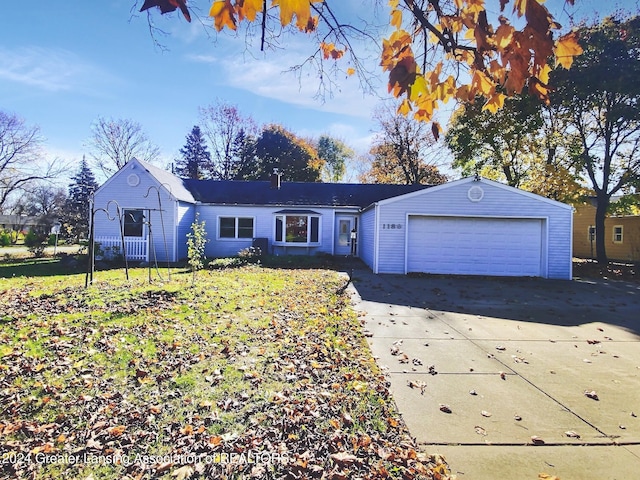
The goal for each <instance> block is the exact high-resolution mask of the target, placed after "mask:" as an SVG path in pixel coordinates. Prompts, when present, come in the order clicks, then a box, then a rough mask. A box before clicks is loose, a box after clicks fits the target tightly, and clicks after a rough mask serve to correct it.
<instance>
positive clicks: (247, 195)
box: [182, 179, 429, 208]
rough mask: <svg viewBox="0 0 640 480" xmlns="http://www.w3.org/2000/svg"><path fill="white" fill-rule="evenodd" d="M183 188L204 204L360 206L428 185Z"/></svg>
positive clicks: (199, 183)
mask: <svg viewBox="0 0 640 480" xmlns="http://www.w3.org/2000/svg"><path fill="white" fill-rule="evenodd" d="M182 181H183V182H184V186H185V187H186V188H187V190H189V191H190V192H191V194H192V195H193V197H194V198H195V199H196V200H197V201H199V202H202V203H210V204H219V205H272V206H280V205H282V206H331V207H347V206H349V207H360V208H364V207H366V206H368V205H371V204H372V203H375V202H379V201H380V200H384V199H387V198H391V197H395V196H398V195H404V194H406V193H412V192H415V191H418V190H423V189H425V188H428V187H429V185H385V184H355V183H305V182H285V181H283V182H282V183H281V185H280V188H273V187H272V186H271V182H270V181H233V180H191V179H183V180H182Z"/></svg>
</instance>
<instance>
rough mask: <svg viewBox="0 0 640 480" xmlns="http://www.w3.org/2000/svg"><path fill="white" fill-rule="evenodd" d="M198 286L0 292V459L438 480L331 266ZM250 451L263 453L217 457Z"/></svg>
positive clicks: (128, 472) (18, 472) (240, 474)
mask: <svg viewBox="0 0 640 480" xmlns="http://www.w3.org/2000/svg"><path fill="white" fill-rule="evenodd" d="M176 277H178V278H179V276H176ZM207 278H210V281H207V280H206V279H207ZM188 280H189V279H186V280H185V285H186V284H188ZM173 281H174V282H175V281H176V280H173ZM200 282H202V283H201V285H199V286H198V287H196V289H188V288H186V287H184V288H182V289H181V288H177V289H176V288H175V285H171V284H166V285H164V286H161V287H157V286H147V287H140V286H139V285H134V287H132V286H131V285H130V284H125V283H124V281H122V282H120V283H118V282H116V281H113V282H103V283H102V284H101V285H100V289H99V290H98V289H95V290H92V289H89V291H88V292H86V291H84V290H82V289H80V288H73V287H64V288H60V289H53V291H52V292H50V293H47V294H39V293H37V292H36V290H35V288H33V289H30V288H25V289H20V290H18V289H15V290H8V291H5V292H3V295H1V296H0V311H2V312H3V313H2V315H1V316H0V319H2V321H3V330H2V332H0V340H1V341H2V342H3V344H4V343H7V345H8V346H7V347H6V348H3V349H2V350H0V355H1V356H0V371H1V372H2V376H0V455H6V454H8V453H20V454H24V455H26V454H28V453H29V452H38V453H41V454H51V455H53V454H60V453H61V452H64V453H66V454H78V455H95V456H100V457H101V458H110V459H115V458H128V459H134V458H137V457H136V456H138V457H139V458H141V460H138V461H133V462H113V463H112V464H108V465H102V466H101V469H102V471H101V478H103V477H104V478H147V477H149V476H151V477H153V476H162V475H170V476H171V478H175V479H188V478H194V477H198V478H221V477H225V478H229V479H233V478H238V479H239V478H267V477H268V478H274V479H279V478H320V477H322V476H324V477H326V478H334V479H338V478H345V479H346V478H371V479H382V478H407V479H410V478H438V479H446V478H448V469H447V465H446V463H445V462H444V461H443V460H442V459H441V458H440V457H435V456H428V455H425V454H422V453H420V452H418V451H417V450H416V448H417V447H416V445H415V443H414V441H413V439H412V438H411V436H410V435H409V432H408V430H407V428H406V426H405V424H404V423H403V422H402V420H401V417H400V416H399V414H398V412H397V410H396V407H395V404H394V402H393V400H392V398H391V395H390V392H389V390H388V386H389V385H388V381H387V379H386V378H385V377H384V375H383V374H381V373H380V372H379V371H378V370H377V368H376V367H375V363H374V362H373V360H372V358H371V353H370V351H369V350H368V347H367V345H366V341H365V339H364V337H363V335H362V332H361V328H360V324H359V322H358V320H357V317H356V315H355V314H354V313H353V312H351V311H350V309H349V307H348V304H349V298H348V297H347V296H346V295H336V294H335V292H336V291H338V287H339V286H340V285H341V284H342V283H343V280H342V279H341V278H340V277H339V276H338V275H337V274H335V273H334V272H329V271H312V270H303V271H298V270H288V271H287V274H286V275H282V273H275V274H274V273H273V272H269V271H268V269H261V268H259V267H255V266H252V267H246V268H243V269H237V270H230V271H228V272H220V271H216V272H207V273H206V274H204V273H203V275H202V276H201V277H200ZM172 290H173V291H172ZM400 344H401V343H400ZM397 346H398V350H399V345H397ZM398 354H399V355H398V356H399V357H400V358H404V357H402V354H401V352H400V351H399V352H398ZM412 364H413V365H414V366H418V365H420V364H421V362H415V361H414V362H412ZM410 386H411V385H410ZM424 387H426V384H424V385H423V384H422V383H420V382H416V384H415V385H413V386H412V388H420V390H421V392H423V391H424ZM251 453H253V454H254V455H262V454H266V455H277V457H278V460H277V461H273V462H271V463H259V462H258V463H256V462H255V461H254V462H250V461H246V460H245V461H242V460H240V461H236V462H232V461H225V458H226V457H224V455H227V456H228V455H231V454H235V455H238V456H239V457H238V458H240V459H242V458H247V455H250V454H251ZM216 455H217V456H216ZM243 455H244V457H242V456H243ZM145 456H150V457H151V458H150V459H148V460H144V459H145ZM154 456H160V457H159V458H162V459H164V458H165V457H168V458H169V459H168V460H160V461H158V460H156V459H154V458H153V457H154ZM180 459H188V460H185V461H182V460H180ZM207 459H209V460H211V459H214V461H213V462H211V461H209V463H207V461H206V460H207ZM216 459H217V460H216ZM3 467H4V465H3ZM7 468H8V471H6V472H5V473H6V474H7V475H9V476H11V477H16V478H34V477H48V476H52V475H53V476H64V477H69V478H71V477H73V478H88V475H89V474H90V473H91V470H90V469H91V465H82V464H80V465H71V464H57V465H51V464H49V465H47V464H42V463H41V464H37V463H35V462H15V463H13V464H10V465H9V466H8V467H7ZM87 468H88V469H89V470H87Z"/></svg>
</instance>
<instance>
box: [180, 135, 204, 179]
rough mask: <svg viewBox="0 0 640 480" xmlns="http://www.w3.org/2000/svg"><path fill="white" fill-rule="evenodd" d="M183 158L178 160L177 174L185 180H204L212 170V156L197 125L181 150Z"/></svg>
mask: <svg viewBox="0 0 640 480" xmlns="http://www.w3.org/2000/svg"><path fill="white" fill-rule="evenodd" d="M180 154H181V155H182V158H179V159H176V168H175V173H176V175H178V176H179V177H183V178H196V179H197V178H203V177H204V173H205V172H206V171H207V170H210V169H211V154H210V153H209V150H207V144H206V143H205V139H204V137H203V136H202V132H201V131H200V127H199V126H197V125H195V126H194V127H193V128H192V129H191V133H190V134H189V135H187V143H186V144H185V146H184V147H182V148H181V149H180Z"/></svg>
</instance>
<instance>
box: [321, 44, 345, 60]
mask: <svg viewBox="0 0 640 480" xmlns="http://www.w3.org/2000/svg"><path fill="white" fill-rule="evenodd" d="M320 48H321V49H322V55H323V57H324V58H325V60H327V59H329V58H332V59H333V60H338V59H339V58H341V57H342V56H343V55H344V52H345V51H344V50H340V49H338V48H336V46H335V45H334V44H333V43H325V42H322V43H320Z"/></svg>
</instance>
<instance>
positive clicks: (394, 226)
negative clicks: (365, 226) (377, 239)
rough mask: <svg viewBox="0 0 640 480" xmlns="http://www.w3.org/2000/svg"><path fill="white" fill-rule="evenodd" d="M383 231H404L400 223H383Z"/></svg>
mask: <svg viewBox="0 0 640 480" xmlns="http://www.w3.org/2000/svg"><path fill="white" fill-rule="evenodd" d="M382 229H383V230H402V225H401V224H400V223H383V224H382Z"/></svg>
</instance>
